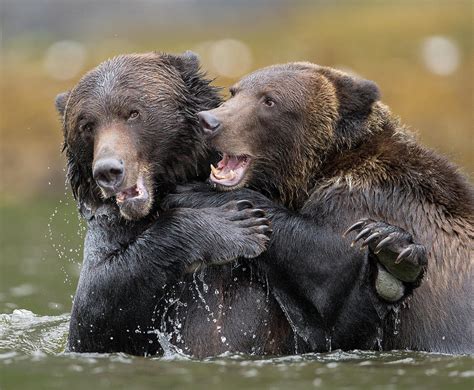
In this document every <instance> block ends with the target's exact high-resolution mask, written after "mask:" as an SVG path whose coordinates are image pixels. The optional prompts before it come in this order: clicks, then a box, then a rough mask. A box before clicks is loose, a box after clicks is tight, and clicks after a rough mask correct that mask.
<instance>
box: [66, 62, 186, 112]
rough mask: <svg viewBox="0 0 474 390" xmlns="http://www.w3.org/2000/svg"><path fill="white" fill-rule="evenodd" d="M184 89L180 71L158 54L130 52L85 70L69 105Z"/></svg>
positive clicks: (154, 95) (154, 94)
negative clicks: (87, 70) (86, 71)
mask: <svg viewBox="0 0 474 390" xmlns="http://www.w3.org/2000/svg"><path fill="white" fill-rule="evenodd" d="M182 88H183V81H182V79H181V77H180V76H179V72H178V71H177V70H176V69H175V68H174V67H173V66H171V65H169V64H166V63H165V62H163V61H162V60H161V59H160V57H159V56H158V55H153V54H152V53H150V54H128V55H121V56H117V57H114V58H112V59H110V60H108V61H105V62H103V63H102V64H100V65H99V66H97V67H96V68H94V69H92V70H91V71H89V72H88V73H86V74H85V75H84V76H83V77H82V79H81V80H80V81H79V83H78V84H77V85H76V87H75V88H73V90H72V93H71V97H70V99H69V103H68V107H69V108H70V107H71V106H77V105H79V106H80V105H83V104H86V105H87V104H88V103H91V102H94V103H100V101H102V102H103V101H104V98H110V101H111V102H113V101H114V100H117V99H123V98H127V97H133V96H138V97H140V96H141V97H142V98H144V97H153V98H156V99H159V98H160V97H163V96H165V97H166V96H169V95H172V96H174V95H175V94H176V93H177V91H180V90H181V89H182Z"/></svg>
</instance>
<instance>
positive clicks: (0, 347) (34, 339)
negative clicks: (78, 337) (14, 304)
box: [0, 309, 70, 356]
mask: <svg viewBox="0 0 474 390" xmlns="http://www.w3.org/2000/svg"><path fill="white" fill-rule="evenodd" d="M69 318H70V316H69V314H63V315H59V316H39V315H36V314H34V313H33V312H31V311H29V310H24V309H16V310H14V311H13V312H12V313H11V314H0V352H1V353H10V352H11V351H16V352H22V353H25V354H28V355H31V354H35V355H37V356H40V355H42V354H54V353H59V352H62V351H64V348H65V347H66V341H67V332H68V327H69Z"/></svg>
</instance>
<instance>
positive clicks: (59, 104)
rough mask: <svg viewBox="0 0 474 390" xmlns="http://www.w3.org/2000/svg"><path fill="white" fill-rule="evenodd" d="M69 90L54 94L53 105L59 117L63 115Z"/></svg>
mask: <svg viewBox="0 0 474 390" xmlns="http://www.w3.org/2000/svg"><path fill="white" fill-rule="evenodd" d="M69 94H70V92H69V91H66V92H62V93H60V94H59V95H57V96H56V100H55V101H54V105H55V106H56V110H57V111H58V112H59V115H61V117H63V116H64V111H65V110H66V104H67V100H68V99H69Z"/></svg>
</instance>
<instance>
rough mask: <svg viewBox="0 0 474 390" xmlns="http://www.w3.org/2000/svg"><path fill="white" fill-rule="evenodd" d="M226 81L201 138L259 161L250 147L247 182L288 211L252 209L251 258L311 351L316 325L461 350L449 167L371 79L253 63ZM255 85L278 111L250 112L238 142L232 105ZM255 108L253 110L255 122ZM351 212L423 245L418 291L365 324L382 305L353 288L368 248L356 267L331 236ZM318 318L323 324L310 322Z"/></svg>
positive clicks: (340, 339)
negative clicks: (264, 213)
mask: <svg viewBox="0 0 474 390" xmlns="http://www.w3.org/2000/svg"><path fill="white" fill-rule="evenodd" d="M295 80H297V81H295ZM288 81H290V83H288ZM234 89H235V92H236V93H235V97H233V98H232V99H231V101H230V102H229V103H226V104H228V105H229V106H228V107H230V108H226V107H225V105H224V106H222V107H223V108H218V109H214V110H213V111H212V112H215V113H216V114H217V113H222V117H223V118H226V120H224V122H223V127H222V130H220V133H219V134H216V135H215V136H214V138H213V139H212V141H211V142H213V143H214V144H215V145H218V146H219V145H225V144H226V142H225V139H226V138H229V139H233V138H235V137H238V138H239V140H238V141H235V140H234V141H233V142H234V143H233V144H232V145H236V144H238V145H239V147H240V150H245V147H247V149H248V148H250V149H251V150H252V152H253V151H255V150H262V151H265V152H264V153H265V157H264V158H262V159H259V155H257V161H256V162H255V163H254V164H255V165H254V167H253V170H252V172H251V178H250V179H248V180H247V182H246V185H247V186H250V188H254V189H256V190H260V189H262V190H263V192H264V193H265V194H266V195H267V196H268V197H270V198H271V199H273V200H275V201H276V202H277V203H280V204H283V205H285V206H286V207H289V208H290V209H293V210H295V211H296V212H297V213H296V214H292V213H288V212H285V211H283V210H281V209H280V210H278V211H276V212H275V211H274V210H275V208H274V207H273V206H271V205H270V204H268V203H265V202H263V206H262V205H259V206H260V207H264V208H265V207H267V208H266V209H268V210H273V211H271V213H273V212H275V213H276V214H275V216H273V217H272V222H273V227H274V236H273V237H274V238H273V239H272V243H271V247H270V249H269V250H268V251H267V253H266V254H265V255H264V258H265V259H267V261H265V262H264V261H261V262H260V263H259V264H266V266H265V270H266V272H267V275H268V276H269V279H270V280H271V283H272V285H273V287H274V294H275V295H276V296H277V297H278V296H279V297H280V298H279V299H280V300H281V301H283V305H284V306H285V307H286V308H288V310H289V315H290V317H291V318H292V320H293V322H294V323H295V324H297V327H299V331H300V333H301V335H302V337H303V338H304V339H305V341H306V342H307V343H308V344H309V345H310V349H314V348H316V349H320V348H321V343H322V342H323V340H324V338H323V337H322V336H321V333H325V334H326V335H328V334H330V333H332V340H333V347H334V346H337V347H341V348H346V347H348V346H349V347H350V346H353V347H360V346H357V343H353V341H354V340H355V339H352V341H351V336H350V333H351V332H352V333H353V334H357V331H361V332H362V334H361V337H360V338H359V340H360V342H361V343H362V344H363V343H364V342H363V340H364V331H365V332H366V334H365V336H367V337H366V340H369V339H370V334H371V332H374V333H373V334H372V335H374V334H375V332H376V331H377V333H378V334H379V337H380V338H381V340H382V344H383V347H384V348H386V349H393V348H397V349H404V348H408V349H413V350H426V351H436V352H447V353H468V352H469V353H472V352H473V348H474V345H473V342H472V337H473V328H472V320H473V318H474V313H473V307H472V296H473V285H472V269H471V267H472V259H473V238H474V228H473V223H474V204H473V202H474V200H473V199H474V195H473V188H472V186H471V185H470V184H469V183H468V182H467V180H466V179H465V178H464V177H463V175H462V174H460V173H459V171H458V169H457V168H456V167H455V166H454V165H453V164H452V163H450V162H449V161H447V160H446V159H445V158H444V157H442V156H440V155H438V154H437V153H435V152H433V151H431V150H429V149H427V148H425V147H423V146H421V145H420V144H418V143H417V142H416V140H415V139H414V138H413V136H412V135H411V133H410V132H409V131H408V130H407V129H406V128H405V127H404V126H403V125H402V124H401V123H400V122H399V120H398V119H397V118H396V117H395V116H394V115H393V114H392V113H391V112H390V110H389V108H388V107H387V106H385V105H384V104H382V103H381V102H380V101H379V98H380V94H379V91H378V89H377V87H376V85H375V84H374V83H372V82H370V81H366V80H361V79H358V78H354V77H352V76H349V75H347V74H345V73H343V72H340V71H336V70H334V69H331V68H326V67H321V66H317V65H314V64H310V63H293V64H286V65H277V66H271V67H268V68H264V69H262V70H259V71H257V72H255V73H253V74H251V75H250V76H247V77H245V78H244V79H243V80H241V81H239V82H238V83H237V84H236V86H235V87H234ZM262 91H270V93H273V95H276V96H277V98H280V100H277V104H280V106H278V105H277V106H276V107H277V108H278V110H277V111H274V115H273V116H268V118H270V119H266V118H267V116H266V115H267V114H261V113H260V111H256V112H252V119H251V121H252V122H251V123H252V124H253V127H252V133H251V135H250V136H248V137H247V138H246V134H247V133H246V132H245V131H243V130H242V127H239V133H238V134H236V133H235V134H234V133H233V131H234V128H235V126H237V125H236V123H235V122H234V121H233V120H234V119H233V116H232V114H233V112H240V108H239V107H241V106H242V105H244V106H245V105H246V104H247V103H248V105H249V106H252V107H256V106H257V102H256V101H254V100H252V99H253V96H260V95H259V94H261V93H262ZM267 93H268V92H267ZM239 94H240V96H241V97H240V98H239ZM239 99H240V100H239ZM234 100H235V102H234V103H232V102H233V101H234ZM232 104H234V105H232ZM258 115H260V116H261V117H263V118H264V119H262V120H261V121H260V122H258V121H257V120H256V119H255V117H256V116H258ZM218 117H219V116H218ZM272 118H273V119H272ZM282 118H283V119H282ZM238 119H239V121H238V123H239V125H238V126H240V123H246V124H248V123H250V122H248V121H249V119H248V118H245V116H244V117H243V116H242V115H239V118H238ZM286 119H287V120H286ZM239 134H240V135H239ZM270 135H271V137H270ZM250 149H248V150H250ZM254 153H255V152H254ZM282 165H283V167H282ZM244 191H246V190H244ZM196 196H197V195H196ZM200 201H201V202H202V203H201V204H207V203H206V201H204V199H201V200H200ZM198 203H199V202H198V200H196V204H198ZM213 204H216V203H213ZM257 204H258V202H257ZM361 218H371V219H374V220H382V221H385V222H387V223H389V224H392V225H396V226H399V227H401V228H403V229H405V230H406V231H408V232H409V233H411V234H412V236H413V238H414V240H416V241H417V242H419V243H421V244H423V245H425V246H426V248H427V250H428V271H427V274H426V278H425V280H424V282H423V283H422V284H421V287H420V288H419V289H418V290H417V291H415V292H414V294H413V295H412V297H410V298H409V300H408V301H405V302H404V304H403V305H401V309H400V315H399V318H398V317H397V314H396V313H392V314H391V315H389V316H387V317H383V321H382V323H380V324H378V325H376V326H375V327H374V326H371V325H370V324H371V323H372V324H376V323H377V322H378V321H377V316H374V315H373V312H371V309H370V307H371V306H372V307H373V308H375V309H376V310H377V311H379V312H380V307H381V306H380V305H379V304H377V303H375V304H373V302H375V301H374V300H373V299H372V298H370V297H369V295H368V293H367V292H365V293H364V288H365V286H364V283H367V284H370V282H367V279H364V275H372V277H373V275H374V273H373V271H371V267H373V264H374V263H375V262H376V259H375V257H374V253H373V252H372V251H370V252H369V254H368V260H369V265H366V266H364V265H363V264H364V260H363V255H359V256H357V255H356V254H355V253H354V252H353V250H352V249H351V248H350V247H349V242H346V243H345V242H343V241H341V240H339V239H338V237H340V235H342V233H343V232H344V230H345V229H346V228H347V226H349V225H351V224H352V223H353V222H354V221H357V220H359V219H361ZM280 220H281V221H284V222H281V223H279V222H278V221H280ZM315 222H316V223H317V226H325V227H327V228H329V230H330V231H332V232H334V235H335V236H333V237H332V238H331V237H330V236H328V235H327V233H325V231H321V229H320V228H318V227H317V226H316V224H315ZM280 229H281V230H280ZM298 232H304V234H300V233H298ZM318 236H319V237H318ZM310 237H312V238H310ZM314 237H318V238H314ZM321 237H326V239H325V240H324V238H321ZM353 237H354V236H351V238H353ZM311 240H313V241H311ZM318 240H320V241H319V244H318ZM328 242H331V243H333V244H334V245H333V248H334V249H333V250H332V251H331V250H326V249H325V248H326V247H328ZM336 242H337V244H336ZM323 258H325V260H324V261H326V262H327V263H326V265H324V264H322V261H323V260H322V259H323ZM344 263H345V264H346V266H345V267H346V268H345V269H344ZM326 267H327V269H326ZM364 267H368V268H367V269H365V270H364ZM298 270H301V275H299V274H298ZM342 270H344V271H343V272H341V271H342ZM290 275H291V276H290ZM297 275H299V276H297ZM335 275H337V276H338V277H337V278H336V277H335ZM295 281H297V283H295ZM368 297H369V298H370V299H368ZM371 300H372V301H371ZM305 302H306V303H305ZM351 305H353V306H352V307H351ZM335 308H337V309H336V310H335ZM395 312H396V310H395ZM357 318H358V319H359V321H358V322H357V321H355V319H357ZM399 321H400V324H398V322H399ZM318 323H323V324H325V325H324V326H323V327H322V329H321V328H319V327H318V325H316V324H318ZM364 323H365V324H366V325H365V326H366V328H365V330H364V329H361V324H364ZM347 325H352V327H351V326H347ZM377 327H378V328H379V330H376V329H375V328H377Z"/></svg>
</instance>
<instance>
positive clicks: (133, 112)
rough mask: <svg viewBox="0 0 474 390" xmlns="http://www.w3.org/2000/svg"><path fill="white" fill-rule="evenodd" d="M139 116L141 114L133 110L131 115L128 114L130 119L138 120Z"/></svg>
mask: <svg viewBox="0 0 474 390" xmlns="http://www.w3.org/2000/svg"><path fill="white" fill-rule="evenodd" d="M139 115H140V113H139V112H138V111H137V110H132V111H130V114H128V119H137V118H138V117H139Z"/></svg>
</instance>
